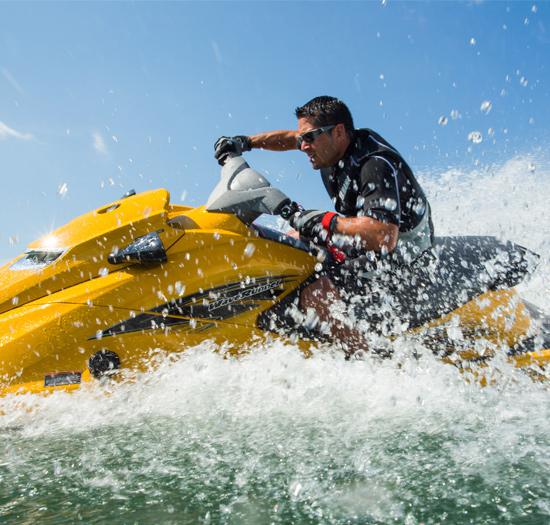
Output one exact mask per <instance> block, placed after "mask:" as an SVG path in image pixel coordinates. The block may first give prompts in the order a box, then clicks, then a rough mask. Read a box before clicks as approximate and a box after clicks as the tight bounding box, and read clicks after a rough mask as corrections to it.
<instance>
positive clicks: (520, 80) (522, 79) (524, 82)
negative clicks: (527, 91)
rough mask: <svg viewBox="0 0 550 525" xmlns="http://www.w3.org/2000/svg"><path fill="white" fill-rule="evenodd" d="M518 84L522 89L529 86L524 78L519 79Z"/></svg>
mask: <svg viewBox="0 0 550 525" xmlns="http://www.w3.org/2000/svg"><path fill="white" fill-rule="evenodd" d="M519 83H520V84H521V85H522V86H523V87H527V84H529V81H528V80H527V79H526V78H525V77H521V78H520V79H519Z"/></svg>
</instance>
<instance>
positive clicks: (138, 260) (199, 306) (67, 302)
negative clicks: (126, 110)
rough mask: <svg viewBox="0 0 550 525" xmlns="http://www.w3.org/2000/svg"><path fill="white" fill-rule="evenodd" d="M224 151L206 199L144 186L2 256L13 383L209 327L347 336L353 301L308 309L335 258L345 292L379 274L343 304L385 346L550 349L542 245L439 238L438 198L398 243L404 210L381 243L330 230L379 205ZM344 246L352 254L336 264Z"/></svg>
mask: <svg viewBox="0 0 550 525" xmlns="http://www.w3.org/2000/svg"><path fill="white" fill-rule="evenodd" d="M333 129H334V130H336V129H337V127H335V128H333ZM338 129H339V128H338ZM321 135H326V131H325V132H321ZM301 140H302V142H303V141H304V140H305V141H307V140H310V141H311V137H310V138H308V136H307V135H306V136H305V137H302V139H301ZM312 153H313V152H312ZM315 155H317V154H316V153H315V154H313V157H314V158H315ZM225 157H226V158H225V159H224V160H223V167H222V169H221V177H220V181H219V183H218V184H217V186H216V187H215V188H214V190H213V192H212V193H211V195H210V197H209V199H208V201H207V202H206V204H205V205H204V206H199V207H196V208H192V207H188V206H178V205H174V204H171V203H170V197H169V194H168V192H167V191H166V190H164V189H158V190H152V191H147V192H143V193H138V194H136V193H135V192H129V193H128V194H126V195H125V196H124V197H123V198H121V199H119V200H117V201H115V202H112V203H109V204H106V205H104V206H102V207H100V208H99V209H97V210H94V211H92V212H90V213H86V214H84V215H82V216H81V217H77V218H76V219H74V220H72V221H71V222H69V223H68V224H65V225H64V226H61V227H60V228H58V229H57V230H55V231H53V232H51V233H50V234H49V235H47V236H45V237H44V238H41V239H39V240H37V241H35V242H33V243H31V245H30V246H29V247H28V249H27V251H26V252H25V253H23V254H21V255H20V256H18V257H17V258H15V259H14V260H13V261H11V262H9V263H8V264H6V265H4V266H3V267H1V268H0V395H5V394H8V393H20V392H39V393H47V392H52V391H55V390H59V389H63V390H73V389H76V388H79V387H80V385H81V384H82V383H85V382H93V381H95V380H102V378H110V377H113V376H115V377H124V375H123V374H120V373H119V369H120V370H122V369H124V370H130V371H132V370H141V369H144V368H148V367H149V366H151V363H155V362H156V361H155V357H156V356H157V355H158V352H159V351H161V352H163V353H179V352H182V351H184V350H186V349H188V348H190V347H194V346H197V345H200V344H201V343H203V342H204V341H211V342H213V343H215V344H217V345H219V346H220V347H221V348H223V349H224V351H228V352H230V353H234V354H238V353H240V352H241V351H246V350H247V349H248V348H250V345H251V344H254V342H259V343H260V344H262V345H264V342H265V340H266V339H268V340H269V339H271V338H274V337H276V338H282V339H283V340H285V341H289V340H290V341H292V342H295V343H297V345H298V346H299V347H300V348H301V349H302V350H303V351H304V352H308V351H309V350H310V349H311V348H312V347H313V346H314V345H315V344H316V343H317V342H318V341H323V340H326V339H329V340H330V341H331V342H334V341H337V337H339V336H338V334H341V333H346V332H345V330H346V329H348V327H347V326H346V322H344V320H345V319H344V318H343V317H342V316H340V317H338V315H337V313H336V312H332V311H331V312H330V314H331V315H332V316H333V318H334V319H335V320H336V321H335V323H334V324H335V325H336V330H335V331H334V332H332V333H331V329H330V327H329V329H328V330H325V327H324V326H323V323H317V324H315V323H312V322H310V319H308V317H307V315H304V312H303V309H301V308H300V301H301V299H300V297H301V295H302V292H303V290H305V289H307V288H308V286H309V285H310V284H311V283H312V282H314V281H315V280H316V279H318V277H319V272H320V267H322V266H323V265H321V262H323V264H324V266H325V267H326V268H328V270H326V271H327V272H328V271H332V270H330V269H331V268H333V269H334V268H336V269H335V270H334V271H333V273H330V274H327V275H330V279H331V280H332V278H333V276H335V275H336V276H338V278H340V279H341V280H342V281H343V282H344V284H345V285H346V287H344V291H343V292H340V293H341V295H342V296H344V295H345V294H347V292H346V289H347V285H350V286H351V287H352V285H353V282H349V281H348V280H347V279H348V275H351V276H353V278H355V277H357V278H359V279H361V282H360V284H361V286H365V288H366V292H365V293H363V294H362V295H361V296H354V297H350V299H349V301H346V302H348V305H346V307H348V310H346V311H345V312H344V313H343V315H345V316H346V318H347V319H346V320H349V321H350V324H351V325H353V326H354V327H355V326H357V327H358V328H359V330H358V332H361V333H364V334H366V336H364V337H365V338H367V339H368V341H367V343H368V345H367V346H368V349H369V350H370V351H375V352H376V351H379V350H382V351H386V349H387V346H390V347H391V345H385V341H392V340H394V339H395V338H396V337H398V336H400V335H404V336H406V337H407V338H408V337H411V338H412V339H413V340H415V341H419V342H420V343H421V344H422V345H424V346H426V347H428V348H430V349H432V350H433V351H434V352H435V353H436V354H437V355H438V356H440V357H441V358H442V359H443V360H444V361H448V362H451V363H453V364H455V365H456V366H458V367H461V368H464V367H466V366H469V365H468V364H469V363H471V364H472V366H475V367H478V366H479V365H480V364H481V365H482V364H483V363H484V362H485V361H486V360H488V359H489V358H490V357H491V356H492V355H494V354H495V353H497V352H500V353H502V354H503V355H505V356H506V357H507V358H508V359H509V360H510V361H511V362H512V364H513V365H514V366H517V367H520V368H524V369H526V370H527V371H529V373H532V372H533V370H535V371H536V370H538V371H539V373H540V368H537V367H544V366H545V365H547V364H548V363H550V337H549V336H548V332H549V330H548V320H547V318H545V317H544V316H543V315H542V314H541V313H540V312H538V311H537V310H536V309H535V308H533V307H532V306H531V305H529V304H527V303H526V302H524V301H523V300H522V299H521V298H520V297H519V295H518V294H517V292H516V291H515V290H514V289H513V287H514V286H515V285H517V284H518V283H520V282H521V281H522V280H523V279H524V278H525V276H526V275H527V274H528V273H529V272H530V271H532V270H533V269H534V267H535V266H536V263H537V256H536V255H535V254H533V253H531V252H529V251H528V250H526V249H524V248H522V247H520V246H517V245H514V244H512V243H503V242H500V241H498V240H497V239H494V238H492V237H444V238H435V239H434V240H433V245H432V248H431V249H427V250H426V246H427V245H428V244H429V242H430V241H431V228H429V220H428V217H429V215H427V213H428V211H427V209H428V206H427V203H425V202H424V205H425V208H424V209H422V206H419V207H418V208H417V210H416V211H415V210H412V212H414V213H416V214H417V215H418V216H421V217H422V218H423V219H422V220H420V221H419V222H418V223H417V225H422V224H424V226H423V227H424V228H425V233H423V231H424V230H422V228H420V229H418V228H412V229H411V230H410V232H409V233H410V235H409V236H408V237H407V235H406V233H407V232H400V233H399V234H398V236H397V247H396V248H395V249H393V251H391V252H390V250H389V248H390V247H391V245H392V244H391V243H393V242H395V235H394V234H395V228H396V227H397V225H394V224H393V223H391V221H389V220H388V222H387V223H384V222H383V221H382V220H378V219H376V220H373V224H378V223H380V224H381V225H382V226H381V227H388V225H390V226H393V228H390V230H389V233H388V232H387V231H386V233H384V234H383V235H381V236H380V237H378V239H379V240H378V244H377V245H376V244H375V247H376V246H378V247H379V249H378V251H376V250H372V249H371V250H370V252H373V253H374V254H375V256H374V257H371V256H370V255H371V253H370V252H368V253H367V254H365V253H364V252H365V249H364V242H365V241H364V240H363V237H361V235H359V241H360V242H359V244H358V245H357V246H350V245H348V244H345V243H344V244H342V245H340V243H339V239H338V235H331V236H330V238H329V242H327V240H326V238H325V235H324V233H325V232H326V233H329V232H331V230H334V229H335V228H336V225H337V226H338V228H340V224H343V225H344V226H346V227H347V226H349V227H350V228H351V227H355V226H357V224H359V223H360V222H361V221H363V220H365V221H366V220H368V219H372V218H371V217H368V216H366V215H365V216H359V215H358V216H357V217H353V218H351V217H350V218H340V217H337V218H336V219H335V220H334V221H335V223H336V224H334V223H333V224H332V227H331V222H333V217H331V216H330V215H329V216H328V218H325V217H327V214H326V213H322V214H321V213H308V212H304V211H303V210H301V209H299V208H298V207H297V206H296V205H295V204H293V203H292V201H291V199H289V198H288V197H287V196H286V195H285V194H284V193H282V192H281V191H280V190H278V189H277V188H274V187H272V186H271V185H270V184H269V182H268V181H267V180H266V178H265V177H263V176H262V175H261V174H260V173H258V172H257V171H255V170H254V169H252V168H251V167H250V166H249V165H248V164H247V162H246V161H245V160H244V159H243V158H242V156H239V155H235V153H234V152H233V153H231V152H227V153H225ZM220 158H221V156H220ZM350 184H351V183H350ZM343 195H344V194H343ZM417 195H418V196H419V197H421V196H422V194H421V193H420V192H419V191H418V192H417ZM335 196H336V197H337V199H338V198H340V195H339V193H338V195H335ZM367 197H368V195H367ZM357 204H359V201H358V202H357ZM342 205H343V204H342ZM391 207H392V206H389V208H391ZM373 208H375V207H373ZM380 210H381V211H382V210H383V207H382V206H380ZM389 211H392V210H391V209H390V210H389ZM262 214H272V215H283V216H286V217H288V218H289V219H291V221H292V224H293V225H294V227H295V228H297V229H299V230H300V231H301V232H302V237H303V238H305V239H312V240H313V241H315V242H316V243H317V244H313V247H314V251H313V250H312V245H311V244H305V243H304V242H302V241H301V240H299V239H295V238H292V237H290V236H288V235H285V234H282V233H281V232H278V231H275V230H273V229H270V228H266V227H265V226H261V225H259V224H257V222H256V219H258V217H259V216H260V215H262ZM381 217H382V216H381ZM323 218H325V220H324V221H323ZM424 218H425V221H424V222H423V220H424ZM348 221H349V222H348ZM376 221H377V222H376ZM356 223H357V224H356ZM336 231H338V230H336ZM391 231H393V232H394V234H393V236H392V233H391ZM386 236H387V237H388V238H386ZM416 236H417V237H418V239H416V238H415V237H416ZM375 238H376V237H375ZM392 239H393V241H392ZM369 242H370V241H369ZM323 245H324V247H323ZM384 247H387V250H388V254H385V253H384V252H385V250H384ZM354 250H359V251H360V252H361V256H360V257H355V256H356V255H357V253H354ZM329 251H332V254H331V253H328V255H327V252H329ZM340 252H347V254H348V255H351V256H352V257H350V258H349V259H348V260H347V262H346V264H343V265H340V266H336V265H335V260H336V259H341V254H340ZM354 257H355V258H354ZM323 258H324V261H322V260H323ZM356 261H358V263H357V265H358V266H359V268H355V267H354V263H355V262H356ZM411 261H412V262H411ZM344 270H346V271H344ZM348 270H349V273H348ZM364 277H366V278H365V279H363V278H364ZM334 279H336V277H334ZM336 282H337V284H338V281H336ZM352 289H353V287H352ZM350 295H351V294H350ZM313 299H314V298H313ZM313 299H311V300H312V301H313ZM346 299H347V298H346ZM309 304H311V303H309ZM326 304H327V305H330V303H328V302H326ZM338 330H342V331H344V332H339V331H338ZM333 334H336V338H335V337H334V335H333ZM373 334H376V335H378V334H381V336H382V337H379V339H380V340H377V339H376V338H374V339H373V338H372V337H371V336H372V335H373ZM360 337H361V338H363V336H360ZM363 343H364V341H363V339H359V338H358V339H356V340H355V341H354V344H353V345H348V346H350V347H353V348H357V347H361V348H363V347H364V346H363ZM476 369H477V368H476ZM182 380H183V381H184V380H185V378H182Z"/></svg>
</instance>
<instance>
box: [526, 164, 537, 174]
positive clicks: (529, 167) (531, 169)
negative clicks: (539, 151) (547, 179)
mask: <svg viewBox="0 0 550 525" xmlns="http://www.w3.org/2000/svg"><path fill="white" fill-rule="evenodd" d="M527 169H528V170H529V171H530V172H531V173H535V170H536V169H537V167H536V166H535V164H534V163H533V162H530V163H529V164H527Z"/></svg>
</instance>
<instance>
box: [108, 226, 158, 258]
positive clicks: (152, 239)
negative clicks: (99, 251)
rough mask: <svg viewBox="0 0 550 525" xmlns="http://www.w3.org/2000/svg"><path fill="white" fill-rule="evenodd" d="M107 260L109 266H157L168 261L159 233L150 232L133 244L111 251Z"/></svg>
mask: <svg viewBox="0 0 550 525" xmlns="http://www.w3.org/2000/svg"><path fill="white" fill-rule="evenodd" d="M107 260H108V261H109V263H111V264H122V263H125V262H136V263H140V264H159V263H165V262H166V261H167V260H168V257H167V256H166V250H165V249H164V245H163V244H162V239H161V238H160V236H159V232H151V233H148V234H147V235H144V236H142V237H138V238H137V239H136V240H135V241H134V242H132V243H131V244H129V245H128V246H126V247H125V248H122V249H121V250H115V251H113V252H112V253H111V254H110V255H109V256H108V257H107Z"/></svg>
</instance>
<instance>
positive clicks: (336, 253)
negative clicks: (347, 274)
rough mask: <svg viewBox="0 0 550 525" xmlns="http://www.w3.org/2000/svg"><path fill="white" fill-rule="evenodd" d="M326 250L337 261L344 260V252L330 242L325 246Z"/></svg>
mask: <svg viewBox="0 0 550 525" xmlns="http://www.w3.org/2000/svg"><path fill="white" fill-rule="evenodd" d="M327 250H328V251H329V252H330V254H331V255H332V258H333V259H334V260H335V261H336V262H337V263H338V264H342V263H343V262H344V261H345V260H346V254H345V253H344V252H341V251H340V250H339V249H338V248H336V246H333V245H332V244H329V245H328V246H327Z"/></svg>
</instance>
